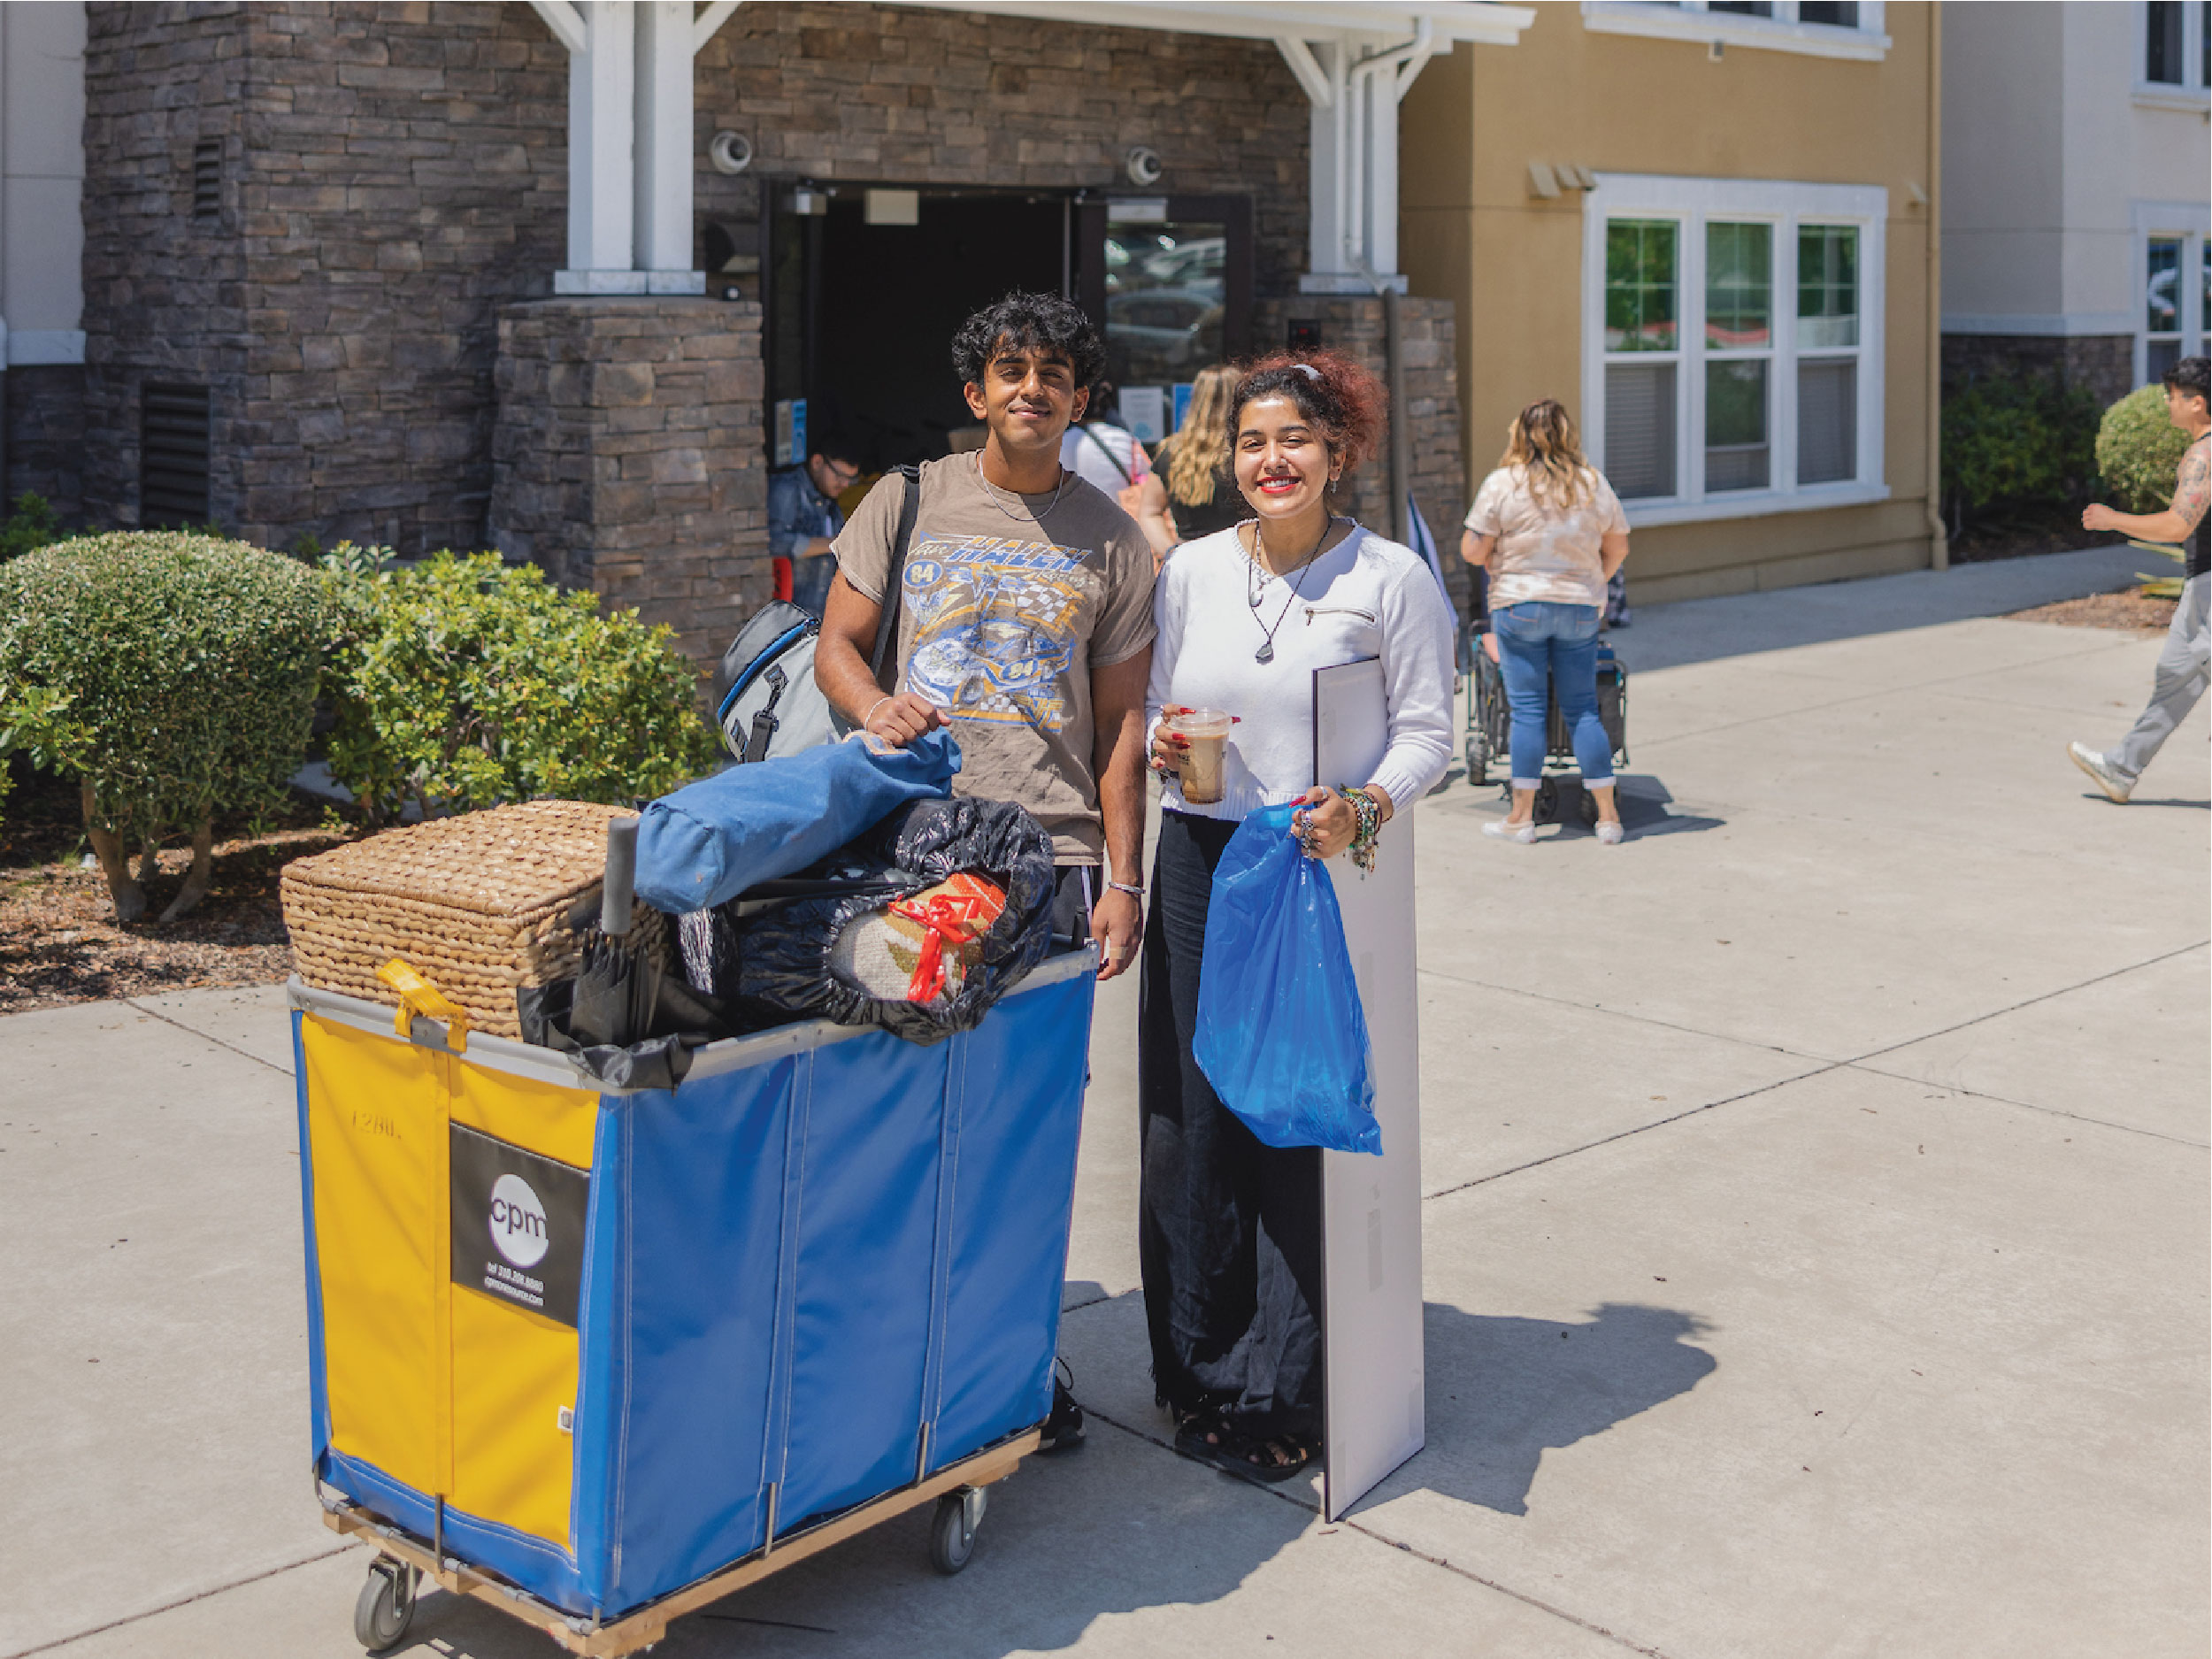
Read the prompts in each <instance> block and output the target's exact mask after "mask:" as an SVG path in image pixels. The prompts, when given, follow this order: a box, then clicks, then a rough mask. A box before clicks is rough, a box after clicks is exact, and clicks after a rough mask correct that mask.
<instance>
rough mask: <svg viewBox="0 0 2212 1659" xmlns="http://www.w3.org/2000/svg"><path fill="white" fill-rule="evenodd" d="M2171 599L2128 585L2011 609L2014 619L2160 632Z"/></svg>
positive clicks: (2170, 616)
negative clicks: (2029, 608) (2114, 590)
mask: <svg viewBox="0 0 2212 1659" xmlns="http://www.w3.org/2000/svg"><path fill="white" fill-rule="evenodd" d="M2177 603H2178V602H2177V601H2176V600H2172V599H2153V598H2150V597H2148V596H2147V595H2145V594H2144V593H2143V592H2142V590H2141V589H2139V588H2127V589H2125V590H2124V591H2123V592H2120V593H2116V594H2092V595H2089V597H2088V598H2086V599H2062V600H2061V601H2060V602H2059V603H2056V604H2055V605H2038V606H2036V607H2035V609H2033V610H2032V611H2013V612H2011V613H2010V618H2009V619H2010V620H2012V621H2014V622H2056V623H2061V624H2062V625H2063V626H2067V627H2070V628H2120V629H2124V630H2125V631H2127V632H2130V633H2136V632H2141V633H2147V634H2163V633H2164V632H2165V631H2166V629H2167V627H2168V626H2170V625H2171V623H2172V622H2173V619H2174V606H2175V605H2176V604H2177Z"/></svg>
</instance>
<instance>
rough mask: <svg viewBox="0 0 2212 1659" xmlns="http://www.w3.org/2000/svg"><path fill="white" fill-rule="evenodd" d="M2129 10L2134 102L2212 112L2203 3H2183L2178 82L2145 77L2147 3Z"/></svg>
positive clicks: (2148, 39) (2148, 26)
mask: <svg viewBox="0 0 2212 1659" xmlns="http://www.w3.org/2000/svg"><path fill="white" fill-rule="evenodd" d="M2128 11H2129V12H2130V14H2131V16H2132V18H2133V19H2134V23H2135V35H2134V50H2135V62H2134V65H2133V66H2132V67H2131V69H2130V70H2129V72H2128V79H2129V81H2131V83H2132V85H2133V88H2134V97H2135V102H2136V103H2138V104H2143V105H2145V106H2147V107H2148V108H2150V109H2154V110H2192V111H2203V110H2208V109H2212V89H2208V88H2206V86H2205V84H2204V0H2182V7H2181V79H2180V80H2179V81H2153V80H2150V79H2149V78H2148V77H2147V75H2146V74H2145V73H2144V72H2145V71H2146V70H2147V68H2148V67H2149V59H2150V55H2151V51H2150V48H2151V9H2150V5H2149V4H2148V0H2133V3H2132V4H2131V5H2130V6H2129V7H2128ZM2138 332H2140V331H2138Z"/></svg>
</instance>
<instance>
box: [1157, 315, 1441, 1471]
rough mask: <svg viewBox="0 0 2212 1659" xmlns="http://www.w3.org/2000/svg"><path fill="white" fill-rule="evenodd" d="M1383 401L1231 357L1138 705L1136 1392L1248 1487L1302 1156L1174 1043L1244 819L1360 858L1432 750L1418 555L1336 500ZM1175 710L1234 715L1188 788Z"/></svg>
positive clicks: (1367, 382) (1293, 1377)
mask: <svg viewBox="0 0 2212 1659" xmlns="http://www.w3.org/2000/svg"><path fill="white" fill-rule="evenodd" d="M1386 405H1387V399H1386V394H1385V392H1384V390H1383V387H1382V384H1381V382H1380V381H1379V380H1377V379H1376V377H1375V376H1374V374H1373V373H1371V372H1370V371H1368V370H1367V369H1366V368H1365V367H1363V365H1360V364H1358V363H1356V362H1354V361H1353V360H1351V359H1350V358H1348V357H1340V356H1338V355H1336V354H1334V353H1332V352H1326V351H1317V352H1312V353H1310V354H1308V355H1307V356H1306V357H1303V358H1298V357H1288V356H1282V357H1271V358H1268V359H1266V360H1264V361H1263V362H1261V363H1259V364H1257V365H1254V366H1253V367H1252V368H1251V369H1250V370H1249V371H1248V373H1246V375H1245V376H1244V378H1243V380H1241V382H1240V384H1239V385H1238V387H1237V388H1236V390H1235V394H1234V396H1233V400H1232V403H1231V405H1230V408H1229V411H1228V416H1229V419H1230V422H1231V430H1232V431H1233V432H1234V433H1235V434H1236V438H1235V451H1234V453H1235V466H1236V472H1235V477H1236V482H1237V488H1238V489H1239V490H1240V492H1241V495H1242V499H1243V500H1244V502H1245V503H1247V505H1248V511H1247V513H1246V515H1245V516H1246V518H1247V520H1248V521H1247V522H1246V523H1244V524H1242V525H1233V526H1231V527H1230V528H1227V529H1225V530H1220V531H1217V532H1216V533H1215V534H1212V535H1209V536H1204V537H1201V538H1200V539H1198V540H1196V541H1186V542H1184V543H1183V544H1182V545H1181V546H1180V547H1179V548H1178V549H1176V552H1175V557H1172V558H1171V559H1170V560H1169V561H1168V562H1167V567H1166V569H1165V570H1164V572H1163V573H1162V575H1161V578H1160V584H1159V592H1158V595H1157V597H1156V600H1155V602H1154V605H1155V611H1156V618H1157V622H1158V627H1159V639H1158V642H1157V644H1156V647H1155V649H1154V653H1153V657H1152V683H1151V687H1150V689H1149V690H1148V692H1147V693H1146V695H1145V705H1146V710H1145V711H1146V717H1147V721H1148V727H1149V729H1150V731H1151V733H1152V739H1151V752H1152V764H1153V767H1154V769H1155V770H1156V771H1157V772H1160V773H1161V774H1162V779H1163V786H1164V787H1163V788H1162V791H1161V800H1160V804H1161V813H1160V836H1159V846H1158V849H1157V850H1156V853H1155V855H1154V861H1153V866H1152V913H1151V917H1150V918H1149V920H1148V923H1147V925H1146V930H1145V944H1144V979H1143V984H1142V1000H1141V1004H1140V1011H1139V1014H1138V1017H1137V1018H1138V1024H1137V1078H1138V1086H1137V1087H1138V1102H1139V1112H1140V1120H1139V1121H1140V1127H1139V1132H1138V1133H1139V1148H1140V1154H1139V1156H1140V1158H1141V1173H1140V1176H1139V1188H1138V1200H1137V1202H1138V1211H1137V1216H1138V1219H1137V1248H1138V1256H1139V1260H1140V1262H1141V1267H1142V1273H1143V1279H1144V1305H1145V1317H1146V1321H1147V1325H1148V1329H1149V1332H1150V1335H1151V1347H1152V1378H1153V1386H1154V1389H1155V1391H1156V1394H1157V1396H1158V1399H1159V1402H1160V1403H1161V1404H1162V1405H1163V1406H1164V1407H1166V1408H1167V1409H1168V1410H1169V1412H1170V1413H1171V1415H1172V1417H1173V1418H1174V1422H1175V1425H1176V1438H1175V1443H1176V1447H1177V1448H1178V1449H1179V1450H1181V1451H1183V1452H1185V1453H1187V1454H1188V1455H1192V1456H1194V1457H1198V1458H1201V1459H1203V1460H1204V1461H1206V1462H1208V1463H1213V1464H1215V1465H1216V1466H1217V1467H1220V1468H1224V1469H1228V1470H1231V1471H1234V1472H1237V1473H1240V1474H1247V1475H1250V1476H1252V1477H1253V1478H1255V1479H1261V1480H1268V1481H1277V1480H1284V1479H1290V1478H1291V1477H1293V1476H1295V1475H1297V1474H1298V1473H1300V1472H1301V1471H1304V1470H1307V1469H1309V1468H1310V1466H1311V1464H1312V1462H1313V1460H1314V1458H1315V1456H1316V1455H1317V1453H1318V1451H1319V1449H1320V1440H1321V1430H1322V1421H1321V1386H1322V1371H1321V1363H1322V1357H1321V1325H1320V1295H1321V1282H1320V1281H1321V1153H1320V1150H1319V1148H1315V1147H1287V1148H1286V1147H1271V1146H1266V1145H1263V1143H1262V1142H1261V1141H1260V1140H1259V1139H1258V1137H1257V1136H1256V1135H1255V1134H1254V1133H1252V1132H1251V1130H1250V1129H1248V1128H1247V1127H1246V1126H1245V1125H1244V1123H1243V1122H1242V1121H1241V1120H1240V1119H1239V1118H1236V1117H1235V1116H1234V1115H1233V1114H1232V1113H1231V1112H1230V1111H1229V1110H1228V1109H1227V1108H1226V1107H1225V1106H1223V1105H1222V1103H1221V1100H1220V1097H1219V1096H1218V1095H1217V1094H1215V1093H1214V1089H1213V1087H1212V1085H1211V1084H1210V1082H1209V1081H1208V1080H1207V1078H1206V1074H1205V1072H1204V1071H1203V1070H1202V1068H1201V1067H1200V1066H1199V1064H1198V1063H1197V1061H1196V1059H1195V1058H1194V1054H1193V1042H1194V1037H1195V1035H1196V1030H1197V1023H1198V998H1199V986H1200V982H1201V979H1202V961H1203V957H1204V955H1205V951H1206V949H1207V944H1208V941H1207V939H1206V918H1207V913H1208V910H1209V908H1210V903H1211V901H1212V898H1213V896H1214V876H1215V872H1216V870H1217V866H1218V864H1219V863H1220V860H1221V856H1222V854H1223V853H1224V851H1225V849H1227V847H1228V845H1229V842H1230V840H1231V838H1232V837H1233V835H1234V834H1235V833H1236V831H1237V827H1238V826H1239V824H1240V823H1241V822H1242V821H1243V820H1244V818H1246V817H1247V816H1248V814H1250V813H1252V812H1255V811H1257V810H1261V809H1262V808H1263V807H1267V806H1271V805H1279V804H1281V803H1288V802H1297V803H1300V808H1301V810H1299V811H1297V812H1296V813H1295V814H1294V828H1293V830H1292V832H1291V833H1293V834H1294V835H1296V836H1297V837H1298V838H1299V840H1300V842H1301V844H1302V847H1303V849H1304V850H1305V852H1306V854H1307V856H1309V857H1314V858H1326V857H1331V856H1334V855H1336V854H1337V853H1340V852H1342V851H1344V850H1345V849H1347V848H1351V849H1352V851H1353V856H1354V859H1355V860H1358V859H1359V858H1360V857H1361V856H1362V849H1365V853H1366V856H1369V857H1372V856H1373V855H1374V851H1375V844H1374V838H1375V834H1376V833H1377V832H1378V831H1379V829H1380V828H1381V826H1382V825H1383V824H1384V823H1385V822H1386V821H1387V820H1388V819H1389V818H1390V817H1391V815H1392V813H1393V812H1394V811H1396V810H1405V809H1409V808H1410V807H1411V805H1412V804H1413V803H1415V802H1417V801H1418V800H1420V798H1421V797H1422V796H1423V795H1425V794H1426V793H1427V792H1428V790H1429V788H1430V787H1431V786H1432V784H1434V783H1435V781H1436V780H1437V779H1438V778H1439V777H1440V775H1442V773H1443V771H1444V767H1445V764H1446V762H1447V761H1448V760H1449V759H1450V757H1451V746H1452V731H1451V692H1452V618H1451V611H1450V607H1449V605H1448V603H1447V601H1446V600H1445V598H1444V595H1443V593H1442V591H1441V590H1440V588H1438V587H1437V584H1436V579H1435V578H1434V577H1433V576H1432V574H1431V573H1430V572H1429V567H1428V565H1426V564H1425V562H1423V560H1422V558H1421V557H1420V556H1419V555H1418V554H1417V553H1415V552H1414V551H1413V550H1412V549H1410V548H1405V547H1401V546H1399V545H1398V544H1397V543H1395V542H1393V541H1385V540H1384V539H1383V538H1381V537H1380V536H1378V535H1376V534H1373V533H1372V532H1371V531H1369V530H1366V529H1363V527H1362V526H1360V525H1359V524H1358V523H1356V521H1355V520H1353V519H1351V518H1348V517H1345V516H1344V515H1342V514H1341V513H1340V512H1338V511H1336V501H1335V497H1336V495H1337V492H1338V490H1339V488H1340V486H1341V484H1342V482H1343V480H1344V477H1345V475H1346V474H1347V473H1348V472H1352V471H1354V470H1355V469H1356V468H1357V467H1358V466H1359V465H1360V463H1361V462H1362V461H1363V459H1364V458H1366V457H1369V456H1371V455H1372V454H1373V453H1374V452H1375V450H1376V449H1377V448H1378V446H1379V444H1380V442H1381V441H1382V434H1383V426H1384V421H1385V419H1386ZM1369 657H1373V658H1377V659H1379V660H1380V662H1381V664H1382V665H1383V674H1384V695H1385V699H1386V710H1387V716H1388V724H1387V733H1388V742H1387V746H1386V749H1385V750H1384V753H1383V756H1382V758H1381V760H1380V761H1379V764H1377V765H1376V768H1375V770H1374V772H1373V774H1372V775H1371V776H1370V777H1368V778H1365V779H1361V780H1330V781H1328V782H1326V783H1320V784H1317V783H1315V781H1314V778H1313V764H1314V760H1313V756H1314V747H1313V741H1314V728H1313V720H1314V712H1313V675H1314V671H1315V670H1316V669H1319V668H1326V667H1332V666H1334V665H1336V664H1341V663H1348V662H1356V661H1359V660H1363V659H1365V658H1369ZM1196 707H1206V708H1212V709H1219V710H1225V711H1226V712H1228V713H1231V714H1233V715H1234V716H1236V717H1237V718H1238V720H1239V722H1240V723H1239V724H1238V725H1237V726H1236V727H1235V732H1236V736H1235V740H1234V741H1233V743H1231V744H1230V745H1229V747H1228V749H1227V750H1226V752H1225V755H1224V756H1223V757H1222V759H1221V764H1220V766H1219V768H1218V774H1217V776H1214V775H1212V773H1213V769H1212V768H1211V767H1208V768H1206V771H1207V772H1208V774H1209V776H1208V782H1209V784H1216V783H1217V785H1218V787H1217V788H1215V787H1208V788H1206V789H1204V790H1202V789H1201V787H1200V786H1199V784H1198V782H1197V778H1198V775H1199V771H1198V768H1197V767H1195V766H1194V764H1193V763H1194V760H1195V759H1196V757H1194V755H1193V754H1192V752H1191V749H1190V743H1189V740H1187V738H1184V737H1182V736H1180V735H1179V734H1178V733H1175V732H1173V731H1172V730H1170V729H1165V728H1164V726H1163V721H1164V718H1166V717H1167V716H1169V715H1171V714H1179V713H1187V712H1190V711H1191V710H1193V709H1194V708H1196Z"/></svg>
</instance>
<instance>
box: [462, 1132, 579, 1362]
mask: <svg viewBox="0 0 2212 1659" xmlns="http://www.w3.org/2000/svg"><path fill="white" fill-rule="evenodd" d="M449 1146H450V1148H451V1165H452V1171H453V1186H452V1207H453V1217H452V1219H453V1229H452V1233H453V1263H452V1273H453V1282H454V1283H455V1284H457V1285H460V1286H465V1287H466V1288H467V1289H470V1290H473V1291H480V1292H481V1293H482V1294H485V1295H487V1296H493V1297H496V1298H497V1299H499V1300H500V1301H502V1302H513V1303H515V1304H516V1305H518V1306H519V1307H524V1308H527V1309H529V1310H530V1311H531V1312H533V1313H541V1314H543V1315H544V1316H545V1317H547V1318H549V1319H556V1320H558V1321H559V1322H560V1323H561V1324H563V1325H574V1324H575V1323H576V1316H577V1302H578V1299H579V1297H580V1293H581V1289H582V1285H583V1278H584V1225H585V1220H586V1217H588V1215H589V1214H590V1210H591V1172H590V1171H588V1170H580V1169H576V1168H574V1167H572V1165H569V1164H562V1163H559V1162H557V1161H556V1160H554V1159H552V1158H549V1157H545V1156H541V1154H538V1153H535V1152H526V1151H525V1150H524V1149H523V1148H520V1147H518V1146H514V1145H511V1144H510V1143H509V1142H507V1141H497V1140H494V1139H493V1138H492V1137H491V1136H490V1135H488V1134H483V1133H479V1132H478V1131H476V1130H474V1129H468V1128H464V1127H463V1126H462V1125H459V1124H455V1125H453V1127H452V1133H451V1136H450V1139H449Z"/></svg>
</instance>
